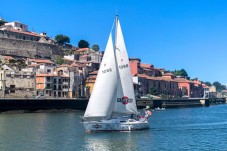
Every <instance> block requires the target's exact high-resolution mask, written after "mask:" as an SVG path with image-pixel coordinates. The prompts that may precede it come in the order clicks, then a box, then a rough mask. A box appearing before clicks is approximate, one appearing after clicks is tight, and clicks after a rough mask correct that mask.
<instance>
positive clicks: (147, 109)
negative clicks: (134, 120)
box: [144, 106, 152, 121]
mask: <svg viewBox="0 0 227 151" xmlns="http://www.w3.org/2000/svg"><path fill="white" fill-rule="evenodd" d="M149 109H150V107H149V106H146V108H145V109H144V112H145V116H144V118H145V120H146V121H147V120H148V118H149V117H150V115H151V114H152V112H151V111H150V110H149Z"/></svg>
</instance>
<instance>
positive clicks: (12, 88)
mask: <svg viewBox="0 0 227 151" xmlns="http://www.w3.org/2000/svg"><path fill="white" fill-rule="evenodd" d="M10 93H15V85H10Z"/></svg>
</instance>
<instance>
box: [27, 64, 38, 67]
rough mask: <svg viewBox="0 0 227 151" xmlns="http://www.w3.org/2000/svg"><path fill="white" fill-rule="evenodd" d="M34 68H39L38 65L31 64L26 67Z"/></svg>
mask: <svg viewBox="0 0 227 151" xmlns="http://www.w3.org/2000/svg"><path fill="white" fill-rule="evenodd" d="M36 66H39V64H31V65H28V67H36Z"/></svg>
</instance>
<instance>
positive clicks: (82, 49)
mask: <svg viewBox="0 0 227 151" xmlns="http://www.w3.org/2000/svg"><path fill="white" fill-rule="evenodd" d="M88 50H89V48H80V49H78V50H76V51H77V52H84V51H88Z"/></svg>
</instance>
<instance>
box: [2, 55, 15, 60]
mask: <svg viewBox="0 0 227 151" xmlns="http://www.w3.org/2000/svg"><path fill="white" fill-rule="evenodd" d="M3 57H4V59H5V60H14V58H13V57H11V56H3Z"/></svg>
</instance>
